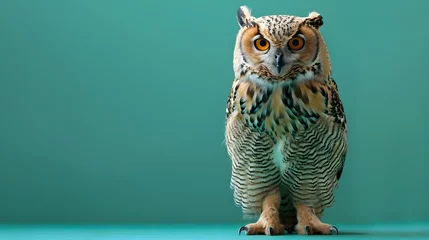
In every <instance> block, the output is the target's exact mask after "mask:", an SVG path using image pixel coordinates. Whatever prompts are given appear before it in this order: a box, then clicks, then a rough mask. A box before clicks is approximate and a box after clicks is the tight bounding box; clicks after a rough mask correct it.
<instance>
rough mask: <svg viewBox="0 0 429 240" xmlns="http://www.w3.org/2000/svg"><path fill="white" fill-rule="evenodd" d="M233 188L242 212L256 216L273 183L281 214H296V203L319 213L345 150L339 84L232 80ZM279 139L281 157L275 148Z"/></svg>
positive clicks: (229, 115)
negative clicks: (260, 83)
mask: <svg viewBox="0 0 429 240" xmlns="http://www.w3.org/2000/svg"><path fill="white" fill-rule="evenodd" d="M225 137H226V145H227V150H228V154H229V156H230V158H231V160H232V175H231V188H232V189H233V190H234V201H235V203H236V204H237V205H239V206H240V207H241V209H242V210H243V215H244V217H252V216H257V215H258V214H260V212H261V206H262V200H263V198H264V197H265V196H266V194H267V193H268V192H270V191H272V190H273V189H276V188H280V189H281V194H282V200H281V208H280V214H281V215H282V216H284V217H294V216H295V215H296V210H295V207H294V204H295V203H298V202H300V203H304V204H306V205H308V206H311V207H313V208H314V210H315V213H316V214H317V215H321V214H322V213H323V211H324V209H325V208H327V207H330V206H331V205H332V204H333V202H334V189H335V188H336V187H337V185H338V180H339V179H340V177H341V173H342V169H343V165H344V161H345V156H346V153H347V125H346V118H345V115H344V110H343V107H342V103H341V101H340V99H339V96H338V90H337V85H336V83H335V81H334V80H333V79H332V78H331V77H330V76H329V77H328V79H327V84H320V83H318V82H310V83H304V84H301V85H289V86H283V87H279V88H277V89H270V90H269V89H266V88H263V87H261V86H258V85H256V84H254V83H250V82H240V81H238V80H236V81H234V83H233V87H232V88H231V92H230V95H229V98H228V102H227V109H226V136H225ZM279 143H282V145H281V146H283V147H282V148H281V149H280V153H281V154H280V155H281V156H282V159H281V160H280V164H279V162H278V161H277V160H275V150H276V147H277V146H279Z"/></svg>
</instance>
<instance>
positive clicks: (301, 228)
mask: <svg viewBox="0 0 429 240" xmlns="http://www.w3.org/2000/svg"><path fill="white" fill-rule="evenodd" d="M296 210H297V213H298V214H297V215H298V224H297V225H296V227H295V228H296V232H297V233H298V234H301V235H304V234H305V235H316V234H322V235H330V234H338V229H337V228H336V227H335V226H331V225H329V224H326V223H323V222H322V221H320V219H319V217H318V216H317V215H316V214H315V213H314V210H313V209H312V208H310V207H307V206H306V205H304V204H301V203H299V204H297V205H296Z"/></svg>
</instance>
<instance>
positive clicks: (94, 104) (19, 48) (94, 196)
mask: <svg viewBox="0 0 429 240" xmlns="http://www.w3.org/2000/svg"><path fill="white" fill-rule="evenodd" d="M242 4H246V5H248V6H249V7H250V8H251V9H252V13H253V14H254V15H255V16H261V15H270V14H293V15H300V16H306V15H308V13H309V12H310V11H313V10H315V11H318V12H319V13H321V14H322V15H323V17H324V22H325V25H324V26H323V27H322V33H323V35H324V38H325V40H326V42H327V44H328V47H329V51H330V54H331V59H332V66H333V76H334V77H335V79H336V81H337V83H338V85H339V88H340V94H341V97H342V100H343V103H344V105H345V110H346V112H347V117H348V123H349V144H350V151H349V155H348V157H347V160H346V161H347V162H346V166H345V169H344V173H343V177H342V179H341V183H340V187H339V189H338V191H337V194H336V203H335V205H334V206H333V207H332V208H330V209H328V210H327V212H326V215H325V218H324V220H325V221H329V222H335V223H375V222H394V221H405V222H407V221H424V220H429V205H428V202H429V191H428V190H429V189H428V185H429V174H427V171H428V169H429V164H428V156H429V147H428V141H427V136H428V135H429V130H428V128H427V127H426V123H427V122H428V120H429V108H428V104H429V95H428V94H427V89H428V87H429V81H428V77H427V66H428V65H429V62H428V59H427V56H428V53H429V52H428V45H427V44H425V43H426V41H427V39H428V37H429V28H428V26H427V23H426V22H427V16H426V14H427V13H426V12H427V8H428V3H427V1H423V0H422V1H417V0H414V1H412V0H408V1H373V0H372V1H369V0H361V1H339V0H338V1H333V0H330V1H316V0H313V1H311V0H307V1H298V0H294V1H292V0H288V1H284V0H278V1H274V0H273V1H254V0H249V1H225V0H222V1H197V0H193V1H190V0H188V1H173V0H170V1H167V0H164V1H155V0H150V1H148V0H142V1H137V0H134V1H133V0H121V1H119V0H116V1H113V0H91V1H85V0H73V1H66V0H62V1H59V0H39V1H24V0H1V1H0V110H1V115H0V222H2V223H162V222H163V223H175V222H176V223H189V222H194V223H198V222H208V223H211V222H213V223H215V222H217V223H224V222H239V221H242V218H241V212H240V210H239V209H238V208H237V207H236V206H235V205H234V203H233V200H232V191H231V190H230V189H229V178H230V171H231V163H230V160H229V158H228V156H227V153H226V149H225V145H224V144H223V138H224V114H225V102H226V98H227V95H228V93H229V88H230V86H231V82H232V78H233V72H232V52H233V47H234V44H235V37H236V32H237V30H238V24H237V22H236V19H235V13H236V10H237V8H238V7H239V6H240V5H242ZM234 229H235V228H234ZM234 231H235V230H234Z"/></svg>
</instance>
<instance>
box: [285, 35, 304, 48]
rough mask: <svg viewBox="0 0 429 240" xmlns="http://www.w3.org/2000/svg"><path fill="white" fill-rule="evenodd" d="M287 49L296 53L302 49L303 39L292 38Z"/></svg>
mask: <svg viewBox="0 0 429 240" xmlns="http://www.w3.org/2000/svg"><path fill="white" fill-rule="evenodd" d="M288 45H289V48H290V49H292V50H294V51H298V50H301V49H302V48H303V47H304V39H303V38H301V37H293V38H291V39H290V40H289V42H288Z"/></svg>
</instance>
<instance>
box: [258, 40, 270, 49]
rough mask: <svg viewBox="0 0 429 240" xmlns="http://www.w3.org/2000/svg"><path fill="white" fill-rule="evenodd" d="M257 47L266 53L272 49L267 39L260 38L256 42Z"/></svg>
mask: <svg viewBox="0 0 429 240" xmlns="http://www.w3.org/2000/svg"><path fill="white" fill-rule="evenodd" d="M255 47H256V49H258V50H259V51H266V50H267V49H268V48H269V47H270V42H268V41H267V40H266V39H265V38H258V39H256V40H255Z"/></svg>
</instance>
